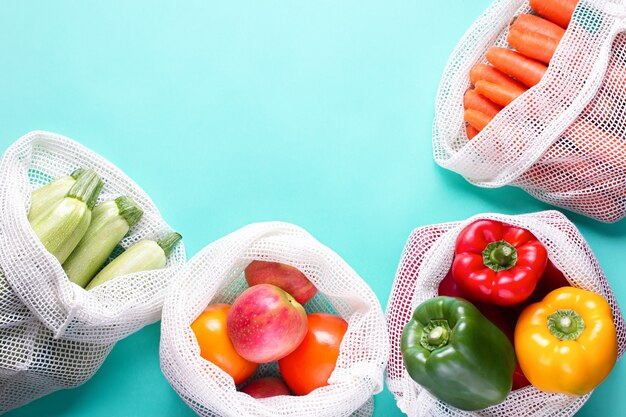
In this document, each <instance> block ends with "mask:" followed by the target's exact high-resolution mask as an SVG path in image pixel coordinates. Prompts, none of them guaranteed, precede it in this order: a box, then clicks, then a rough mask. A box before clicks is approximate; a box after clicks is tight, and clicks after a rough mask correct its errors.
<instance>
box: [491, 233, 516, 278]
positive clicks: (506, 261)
mask: <svg viewBox="0 0 626 417" xmlns="http://www.w3.org/2000/svg"><path fill="white" fill-rule="evenodd" d="M483 262H484V264H485V266H486V267H488V268H491V269H493V270H494V271H496V272H500V271H506V270H507V269H511V268H513V267H514V266H515V264H516V263H517V249H515V246H513V245H511V244H510V243H509V242H507V241H505V240H499V241H497V242H491V243H490V244H488V245H487V247H486V248H485V250H483Z"/></svg>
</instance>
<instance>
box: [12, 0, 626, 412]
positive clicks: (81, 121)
mask: <svg viewBox="0 0 626 417" xmlns="http://www.w3.org/2000/svg"><path fill="white" fill-rule="evenodd" d="M488 4H489V1H488V0H471V1H470V0H467V1H460V0H456V1H454V0H439V1H436V2H434V1H433V2H424V1H417V0H413V1H392V2H389V1H364V0H360V1H356V0H344V1H341V2H338V1H336V0H317V1H309V2H304V1H299V2H290V1H285V0H282V1H277V0H268V1H263V2H253V1H226V2H207V1H200V0H197V1H186V2H173V1H170V2H151V1H133V2H128V1H121V0H115V1H106V2H105V1H91V2H80V1H69V0H65V1H55V2H49V1H42V0H39V1H29V2H18V1H4V2H2V3H0V34H1V36H0V148H1V149H2V150H4V149H6V148H7V147H8V146H9V145H10V144H11V143H12V142H13V141H15V140H17V139H18V138H19V137H20V136H22V135H23V134H25V133H26V132H28V131H30V130H36V129H43V130H49V131H53V132H57V133H61V134H64V135H66V136H68V137H71V138H73V139H76V140H78V141H80V142H82V143H83V144H85V145H86V146H88V147H89V148H91V149H93V150H95V151H96V152H98V153H100V154H101V155H103V156H104V157H105V158H107V159H109V160H110V161H112V162H113V163H115V164H116V165H117V166H119V167H120V168H121V169H122V170H124V171H125V172H126V173H127V174H128V175H129V176H130V177H132V178H133V179H134V180H135V181H136V182H137V183H138V184H140V185H141V186H142V187H143V188H144V189H145V190H146V191H147V192H148V194H150V195H151V196H152V198H153V199H154V201H155V202H156V203H157V205H158V206H159V207H160V209H161V211H162V213H163V216H164V217H165V219H166V220H167V221H168V222H169V223H170V224H171V225H172V226H173V227H174V228H176V229H177V230H179V231H181V232H182V233H183V235H184V237H185V243H186V245H187V250H188V255H189V257H191V256H193V255H194V254H195V253H197V252H198V251H199V250H200V249H201V248H202V247H204V246H205V245H206V244H208V243H209V242H211V241H213V240H215V239H217V238H219V237H221V236H223V235H225V234H227V233H229V232H231V231H234V230H235V229H238V228H239V227H242V226H244V225H246V224H248V223H251V222H256V221H267V220H284V221H288V222H292V223H295V224H298V225H300V226H302V227H304V228H305V229H307V230H308V231H309V232H311V233H312V234H313V235H314V236H315V237H317V238H318V239H319V240H320V241H321V242H323V243H325V244H326V245H328V246H329V247H331V248H332V249H334V250H335V251H336V252H337V253H338V254H339V255H340V256H342V257H343V258H344V259H345V260H346V261H347V262H348V263H349V264H350V265H351V266H352V267H353V268H354V269H355V270H356V271H357V272H359V273H360V274H361V276H362V277H363V278H364V279H365V280H366V281H367V282H368V283H369V284H370V285H371V286H372V288H373V289H374V291H375V292H376V294H377V295H378V297H379V299H380V301H381V303H382V304H383V307H384V306H385V305H386V302H387V298H388V295H389V291H390V289H391V284H392V281H393V278H394V275H395V270H396V267H397V264H398V260H399V257H400V254H401V252H402V249H403V246H404V244H405V242H406V239H407V237H408V235H409V233H410V232H411V230H412V229H413V228H415V227H418V226H422V225H427V224H432V223H439V222H446V221H453V220H460V219H465V218H467V217H469V216H471V215H474V214H477V213H480V212H490V211H495V212H501V213H511V214H514V213H524V212H531V211H537V210H543V209H547V208H548V206H547V205H545V204H543V203H540V202H538V201H536V200H534V199H533V198H531V197H529V196H528V195H527V194H525V193H524V192H523V191H521V190H519V189H514V188H504V189H495V190H487V189H479V188H477V187H474V186H471V185H469V184H468V183H466V182H465V180H463V178H461V177H460V176H459V175H457V174H455V173H452V172H448V171H445V170H443V169H441V168H439V167H438V166H436V165H435V163H434V162H433V159H432V150H431V124H432V119H433V112H434V111H433V104H434V99H435V94H436V91H437V85H438V82H439V79H440V76H441V73H442V70H443V68H444V65H445V63H446V60H447V57H448V55H449V54H450V52H451V51H452V49H453V48H454V46H455V44H456V43H457V41H458V40H459V38H460V37H461V35H462V34H463V32H464V31H465V30H466V29H467V28H468V27H469V25H470V24H471V22H472V21H473V20H474V19H475V18H476V17H477V16H478V15H479V14H480V13H481V12H482V10H483V9H484V8H485V7H487V5H488ZM570 218H571V219H572V220H573V221H574V222H575V223H576V224H577V225H578V227H579V228H580V230H581V231H582V233H583V234H584V236H585V237H586V238H587V240H588V241H589V243H590V245H591V246H592V248H593V249H594V251H595V252H596V255H597V256H598V258H599V260H600V262H601V263H602V265H603V267H604V269H605V272H606V274H607V275H608V277H609V280H610V281H611V283H612V285H613V288H614V290H615V292H616V294H617V298H618V300H619V301H620V302H621V304H622V305H626V285H625V284H624V279H623V278H624V276H623V275H624V274H623V266H622V262H623V258H624V253H626V240H625V239H624V236H625V234H626V222H624V221H622V222H620V223H618V224H615V225H605V224H601V223H598V222H596V221H593V220H589V219H586V218H583V217H581V216H578V215H574V214H571V216H570ZM158 343H159V326H158V324H155V325H151V326H148V327H147V328H145V329H143V330H142V331H140V332H138V333H136V334H135V335H133V336H131V337H128V338H127V339H125V340H123V341H121V342H119V343H118V344H117V346H116V347H115V349H114V350H113V352H112V353H111V355H110V356H109V357H108V359H107V360H106V362H105V364H104V366H103V367H102V368H101V370H100V371H99V372H98V373H97V374H96V375H95V377H94V378H93V379H91V380H90V381H89V382H87V383H86V384H84V385H83V386H82V387H80V388H77V389H73V390H67V391H62V392H57V393H55V394H52V395H49V396H48V397H46V398H43V399H40V400H38V401H35V402H33V403H31V404H30V405H28V406H26V407H23V408H21V409H19V410H16V411H13V412H11V413H9V414H7V416H10V417H18V416H64V417H69V416H76V417H78V416H81V417H82V416H91V417H98V416H111V415H119V416H150V417H159V416H174V415H175V416H191V415H193V413H192V412H191V410H190V409H189V408H187V406H186V405H185V404H184V403H183V402H182V401H181V400H180V399H179V398H178V396H177V395H176V393H175V392H174V391H173V390H172V389H171V388H170V386H169V385H168V383H167V381H166V380H165V378H164V377H163V376H162V374H161V372H160V369H159V358H158ZM625 376H626V365H625V362H624V361H621V362H620V363H618V365H617V366H616V368H615V369H614V371H613V373H612V374H611V375H610V376H609V378H608V379H607V380H606V381H605V382H604V383H603V384H602V385H601V386H600V387H599V388H598V389H597V391H596V392H595V393H594V395H593V396H592V397H591V399H590V401H589V402H588V403H587V405H585V407H584V408H583V410H582V411H581V412H580V414H579V415H580V416H598V415H603V416H618V415H623V410H624V409H626V396H624V395H623V392H624V385H623V383H622V382H621V381H623V380H624V378H625ZM375 415H376V416H379V417H383V416H400V415H402V414H401V413H400V411H399V410H398V409H397V407H396V406H395V401H394V400H393V397H392V395H391V394H390V393H389V391H387V390H385V391H384V392H383V393H381V394H380V395H378V396H377V397H376V414H375Z"/></svg>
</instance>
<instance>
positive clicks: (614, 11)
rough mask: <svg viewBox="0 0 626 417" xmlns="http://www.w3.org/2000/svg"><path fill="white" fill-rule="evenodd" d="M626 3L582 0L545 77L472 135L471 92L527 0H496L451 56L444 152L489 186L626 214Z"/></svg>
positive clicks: (442, 91) (441, 139) (440, 119)
mask: <svg viewBox="0 0 626 417" xmlns="http://www.w3.org/2000/svg"><path fill="white" fill-rule="evenodd" d="M624 3H626V1H625V0H616V1H606V0H581V1H580V3H579V5H578V7H577V9H576V11H575V13H574V16H573V18H572V21H571V23H570V25H569V27H568V29H567V31H566V33H565V36H564V37H563V39H562V40H561V42H560V43H559V46H558V48H557V50H556V53H555V54H554V56H553V58H552V60H551V61H550V66H549V68H548V71H547V72H546V73H545V75H544V76H543V78H542V79H541V82H540V83H539V84H537V85H536V86H535V87H533V88H531V89H529V90H528V91H527V92H526V93H524V94H523V95H522V96H520V97H519V98H518V99H516V100H515V101H514V102H513V103H511V104H509V105H508V106H506V107H505V108H504V109H503V110H501V111H500V112H499V113H498V115H497V116H496V117H495V118H494V119H493V120H492V121H491V122H490V123H489V125H488V126H487V127H486V128H485V129H483V130H482V131H481V132H480V134H479V135H478V136H476V137H475V138H474V139H472V140H471V141H468V139H467V136H466V133H465V122H464V120H463V94H464V93H465V91H466V90H467V89H468V88H469V87H470V79H469V72H470V69H471V68H472V67H473V66H474V65H476V64H478V63H486V62H487V61H486V59H485V53H486V51H487V49H488V48H489V47H491V46H500V47H507V41H506V37H507V34H508V29H509V23H510V22H511V20H512V19H513V18H514V16H517V15H519V14H522V13H530V12H531V9H530V7H529V6H528V2H527V1H522V0H496V1H494V2H493V3H492V5H491V6H490V7H489V8H488V9H487V10H486V11H485V12H484V13H483V14H482V15H481V16H480V17H479V18H478V19H477V20H476V21H475V22H474V24H473V25H472V26H471V27H470V29H469V30H468V31H467V32H466V33H465V35H464V36H463V38H462V39H461V41H460V42H459V44H458V45H457V47H456V49H455V50H454V52H453V53H452V55H451V56H450V59H449V61H448V64H447V66H446V68H445V70H444V73H443V77H442V80H441V84H440V86H439V92H438V95H437V99H436V105H435V107H436V110H435V120H434V126H433V152H434V158H435V161H436V162H437V163H438V164H439V165H441V166H442V167H444V168H447V169H450V170H452V171H454V172H457V173H459V174H461V175H463V176H464V177H465V178H466V179H467V180H468V181H470V182H471V183H473V184H475V185H479V186H483V187H500V186H503V185H514V186H519V187H521V188H523V189H524V190H526V191H527V192H528V193H529V194H531V195H532V196H534V197H536V198H538V199H539V200H542V201H545V202H547V203H550V204H553V205H555V206H559V207H563V208H566V209H568V210H571V211H575V212H578V213H581V214H584V215H586V216H589V217H592V218H595V219H597V220H600V221H603V222H615V221H618V220H620V219H621V218H623V217H624V216H626V140H625V139H624V137H626V111H625V110H626V34H625V33H624V31H626V5H625V4H624Z"/></svg>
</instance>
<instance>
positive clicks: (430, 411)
mask: <svg viewBox="0 0 626 417" xmlns="http://www.w3.org/2000/svg"><path fill="white" fill-rule="evenodd" d="M490 228H492V229H490ZM498 233H500V235H498ZM488 237H489V238H488ZM496 239H502V240H496ZM503 241H505V242H506V243H503ZM468 243H469V244H470V245H469V247H468ZM487 243H489V244H488V245H486V244H487ZM509 243H510V244H511V245H513V246H514V247H515V250H514V251H513V252H505V254H506V256H505V258H506V257H508V260H507V262H509V261H511V260H513V266H512V269H510V272H509V270H505V269H503V268H500V269H498V268H495V269H494V270H493V271H489V270H488V269H487V267H486V266H487V265H489V262H490V261H489V260H490V259H491V260H493V259H498V257H497V256H495V257H494V255H493V254H494V251H493V250H494V248H503V247H504V248H506V247H507V246H508V244H509ZM485 245H486V246H485ZM470 247H472V248H471V249H470ZM540 248H543V249H540ZM480 251H483V252H482V254H481V253H480ZM486 252H489V253H488V255H489V256H488V257H487V258H486V257H485V256H486ZM499 255H502V252H500V253H499ZM500 261H502V259H500ZM483 263H484V264H483ZM530 265H533V266H532V267H531V266H530ZM492 266H493V265H492ZM495 271H498V272H495ZM483 274H488V275H487V276H489V277H490V278H489V279H486V280H482V279H481V277H484V276H485V275H483ZM499 274H502V275H499ZM532 274H534V276H533V275H532ZM511 276H515V277H516V279H515V280H509V279H508V278H509V277H511ZM487 288H488V290H487ZM440 296H445V297H440ZM457 297H460V298H457ZM521 299H524V301H521V302H520V300H521ZM559 300H560V301H559ZM566 301H567V302H568V303H570V305H569V306H568V308H562V307H563V306H562V305H559V304H558V303H559V302H566ZM470 302H471V305H470V306H468V304H469V303H470ZM440 305H444V306H446V305H447V306H454V307H455V309H454V310H439V309H438V306H440ZM557 306H558V307H559V308H558V309H557V310H556V311H555V312H553V309H556V308H557ZM425 308H427V311H426V313H429V314H434V313H436V314H435V315H439V314H441V313H442V311H443V315H442V317H439V316H438V317H436V319H437V320H432V321H431V322H432V323H436V324H437V326H443V324H442V323H441V320H442V319H443V320H447V325H449V326H450V328H449V329H448V332H446V333H445V334H446V335H449V338H446V340H444V341H441V340H437V343H439V345H437V346H431V345H432V344H433V343H434V342H433V341H434V340H435V339H437V337H439V338H440V337H441V331H439V332H437V331H436V330H437V328H436V327H435V328H431V329H430V331H429V327H428V325H425V322H423V321H422V322H421V324H422V325H425V327H424V328H423V329H424V331H423V333H422V337H421V339H419V338H418V339H417V340H415V339H414V335H415V329H416V327H415V325H416V324H417V320H422V319H423V315H424V313H425ZM459 308H462V309H461V310H459ZM478 313H479V314H481V316H480V319H478V318H477V316H476V314H478ZM455 314H456V315H459V316H463V315H466V317H460V318H458V317H457V318H455V319H452V320H451V319H450V318H449V317H448V315H455ZM547 314H550V316H548V318H547V319H545V317H543V316H542V315H547ZM386 315H387V324H388V329H389V337H390V343H391V356H390V359H389V365H388V367H387V386H388V387H389V390H390V391H391V392H392V393H393V394H394V396H395V398H396V401H397V404H398V407H399V408H400V409H401V410H402V411H403V412H404V413H406V414H407V415H408V416H410V417H417V416H420V417H422V416H437V417H451V416H458V417H460V416H494V417H496V416H497V417H505V416H506V417H509V416H519V417H530V416H540V417H545V416H551V417H564V416H573V415H574V414H575V413H576V412H577V411H578V410H579V409H580V408H581V407H582V405H583V404H584V403H585V401H586V400H587V399H588V398H589V396H590V395H591V393H592V390H593V387H594V386H597V385H598V384H599V383H601V381H602V380H603V379H604V378H606V376H607V375H608V374H609V372H610V370H611V369H612V367H613V365H614V364H615V361H616V360H617V358H619V357H621V356H622V355H623V353H624V350H625V349H626V325H625V323H624V319H623V316H622V314H621V312H620V309H619V306H618V304H617V301H616V299H615V295H614V294H613V291H612V290H611V287H610V284H609V282H608V280H607V278H606V277H605V275H604V273H603V271H602V269H601V267H600V265H599V264H598V261H597V260H596V258H595V256H594V255H593V252H592V250H591V248H590V247H589V246H588V244H587V243H586V242H585V240H584V238H583V236H582V235H581V234H580V233H579V231H578V230H577V229H576V227H575V226H574V224H572V223H571V222H570V221H569V220H568V219H567V218H566V217H565V216H564V215H562V214H561V213H559V212H557V211H545V212H538V213H531V214H526V215H519V216H505V215H500V214H492V213H487V214H480V215H477V216H474V217H472V218H470V219H467V220H465V221H462V222H454V223H444V224H437V225H431V226H425V227H420V228H418V229H416V230H414V231H413V233H412V234H411V235H410V237H409V239H408V242H407V244H406V246H405V249H404V252H403V254H402V257H401V260H400V264H399V266H398V270H397V273H396V278H395V281H394V284H393V288H392V291H391V294H390V298H389V302H388V305H387V311H386ZM553 316H554V317H553ZM576 316H579V317H578V319H580V320H578V319H576V320H578V321H576V320H575V319H574V318H575V317H576ZM542 317H543V318H542ZM560 317H568V318H571V319H572V320H571V322H576V323H577V324H578V328H577V329H572V328H565V330H562V329H561V327H559V326H561V324H563V325H566V324H568V323H566V321H567V320H565V321H563V323H561V322H558V320H559V318H560ZM544 319H545V320H544ZM550 320H554V322H557V325H556V327H552V325H551V324H550ZM581 321H582V323H581ZM571 322H570V323H569V324H570V325H571ZM494 326H495V327H494ZM529 326H531V327H530V328H531V330H530V331H529ZM532 326H534V327H532ZM565 331H567V332H569V334H567V335H564V334H563V333H564V332H565ZM433 336H437V337H435V338H433ZM498 338H499V339H498ZM507 338H508V339H509V340H510V342H509V341H507V340H506V339H507ZM558 346H561V348H558V349H557V347H558ZM425 349H428V350H429V352H426V351H425ZM456 349H458V350H459V351H462V352H463V354H462V355H460V356H456V353H455V351H456ZM418 352H421V353H420V354H419V355H418V354H417V353H418ZM511 354H513V357H510V355H511ZM416 355H417V356H416ZM468 362H469V363H468ZM503 362H505V365H506V366H503V365H502V363H503ZM516 362H517V364H518V366H517V367H515V368H514V365H515V363H516ZM418 363H419V365H418ZM425 374H426V375H425ZM501 376H502V377H503V378H504V379H506V381H504V380H503V379H499V378H500V377H501ZM446 378H447V379H446ZM531 384H532V385H531ZM477 404H478V405H477Z"/></svg>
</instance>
